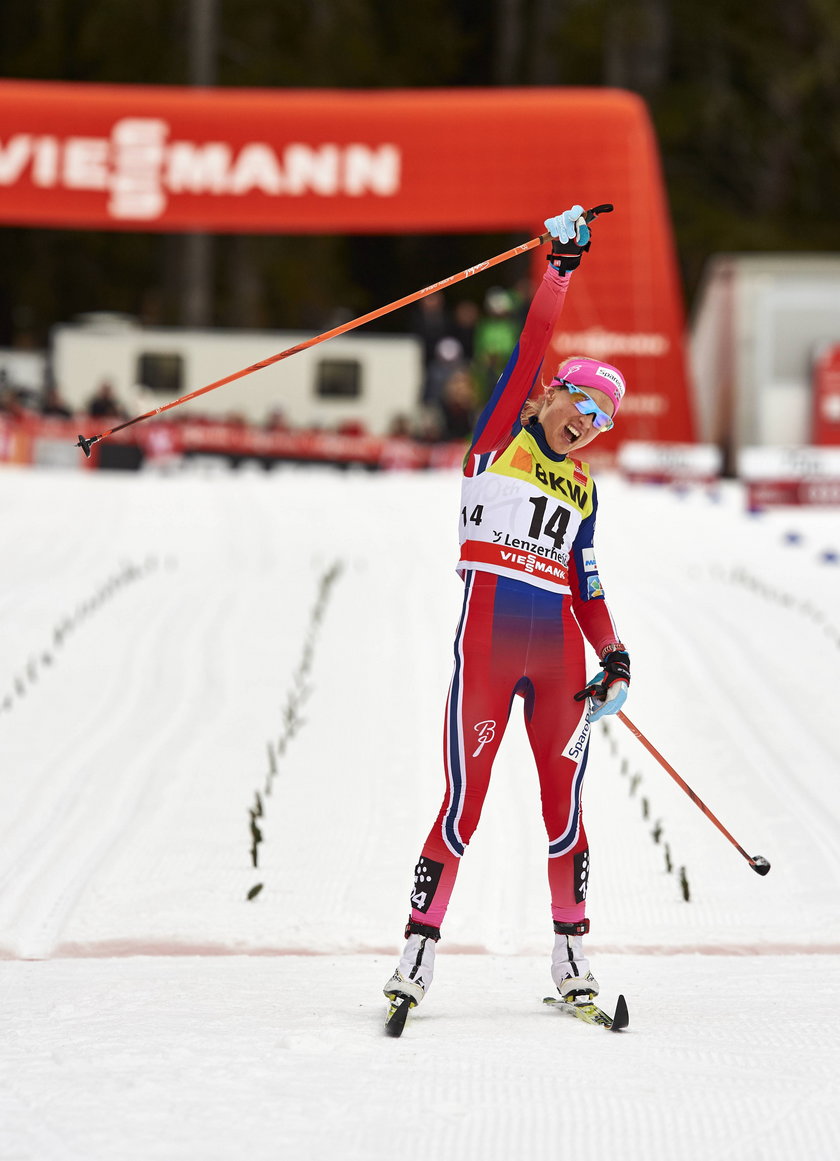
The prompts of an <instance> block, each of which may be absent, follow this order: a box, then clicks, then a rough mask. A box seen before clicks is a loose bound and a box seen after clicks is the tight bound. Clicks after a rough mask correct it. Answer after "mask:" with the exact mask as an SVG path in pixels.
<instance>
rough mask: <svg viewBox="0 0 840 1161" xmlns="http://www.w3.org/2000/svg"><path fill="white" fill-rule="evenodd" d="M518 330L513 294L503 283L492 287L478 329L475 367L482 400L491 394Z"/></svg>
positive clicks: (516, 337)
mask: <svg viewBox="0 0 840 1161" xmlns="http://www.w3.org/2000/svg"><path fill="white" fill-rule="evenodd" d="M519 330H520V323H519V319H518V318H517V316H516V300H515V298H514V296H513V295H512V294H511V293H510V291H508V290H503V289H502V287H500V286H491V288H490V289H489V290H488V291H487V294H486V295H485V298H484V315H483V317H482V318H481V319H480V320H479V322H478V325H477V326H476V328H475V352H474V359H473V366H474V367H475V373H476V379H477V380H478V386H479V393H480V397H481V401H482V402H486V400H487V399H489V398H490V396H491V395H492V393H493V388H494V387H495V386H496V381H497V380H498V378H499V376H500V375H501V373H502V371H503V370H504V369H505V364H506V363H507V361H508V359H509V358H510V354H511V351H512V350H513V348H514V347H515V346H516V344H517V342H518V341H519Z"/></svg>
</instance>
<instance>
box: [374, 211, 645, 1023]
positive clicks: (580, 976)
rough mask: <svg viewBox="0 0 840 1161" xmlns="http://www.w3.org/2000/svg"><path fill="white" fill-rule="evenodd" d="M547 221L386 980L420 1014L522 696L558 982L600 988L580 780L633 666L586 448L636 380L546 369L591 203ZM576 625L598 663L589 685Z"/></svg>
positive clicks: (481, 512)
mask: <svg viewBox="0 0 840 1161" xmlns="http://www.w3.org/2000/svg"><path fill="white" fill-rule="evenodd" d="M545 225H546V228H547V230H548V231H549V233H550V235H551V237H552V248H551V254H550V255H548V258H547V261H548V267H547V269H546V272H545V275H544V277H543V279H542V282H541V284H540V286H539V288H538V289H537V291H536V294H535V295H534V298H533V301H532V303H531V306H530V309H529V311H528V316H527V318H526V320H525V324H524V327H523V330H522V334H521V336H520V338H519V343H518V344H517V346H516V348H515V350H514V351H513V354H512V355H511V357H510V360H509V361H508V364H507V366H506V368H505V370H504V372H503V373H502V375H501V377H500V379H499V381H498V383H497V385H496V388H495V391H494V393H493V395H492V397H491V399H490V400H489V402H488V404H487V406H486V408H485V409H484V411H483V412H482V414H481V416H480V417H479V420H478V423H477V425H476V429H475V433H474V436H473V442H472V445H471V446H470V449H469V451H468V453H467V456H466V459H465V461H464V480H463V487H462V493H461V512H460V521H459V527H460V540H461V557H460V563H459V566H458V572H459V574H460V575H461V576H462V577H463V580H464V602H463V608H462V612H461V619H460V621H459V624H458V629H457V633H456V636H455V669H454V673H453V677H452V683H451V685H450V688H449V694H448V697H447V702H446V717H445V724H444V767H445V771H446V793H445V795H444V799H443V803H442V805H441V808H440V812H439V813H438V816H437V819H436V820H435V824H434V826H433V827H432V829H431V831H430V833H429V836H428V838H427V839H426V842H425V844H424V846H423V850H422V853H421V855H420V859H419V861H418V863H417V866H416V868H415V872H414V889H413V891H412V894H411V913H410V915H409V920H408V925H407V927H406V931H405V935H406V939H407V943H406V945H405V950H404V951H403V954H402V957H401V959H400V961H399V964H398V966H397V969H396V971H395V972H394V974H393V976H392V977H391V979H390V980H388V982H387V983H386V985H385V988H384V992H385V995H386V996H387V997H388V998H389V999H390V1000H391V1001H392V1003H396V1002H397V1001H398V1000H399V1002H400V1004H401V1005H402V1004H404V1003H405V1000H403V999H402V997H407V998H408V1001H409V1003H408V1006H409V1007H413V1006H414V1005H415V1004H418V1003H419V1002H420V1001H421V1000H422V998H423V996H424V995H425V993H426V992H427V991H428V989H429V987H430V985H431V982H432V974H433V971H434V963H435V947H436V944H437V941H438V939H440V928H441V924H442V922H443V919H444V916H445V914H446V909H447V906H448V904H449V899H450V896H451V894H452V889H453V886H454V884H455V877H456V875H457V873H458V866H459V864H460V860H461V856H462V855H463V854H464V851H465V850H466V847H467V844H468V843H469V841H470V839H471V837H472V835H473V832H474V831H475V828H476V826H477V825H478V820H479V816H480V814H481V808H482V805H483V803H484V798H485V795H486V793H487V788H488V784H489V780H490V771H491V768H492V765H493V759H494V758H495V755H496V751H497V749H498V747H499V744H500V742H501V740H502V736H503V734H504V731H505V727H506V725H507V720H508V716H509V713H510V708H511V705H512V702H513V697H514V695H515V694H519V695H521V696H522V697H523V698H524V700H525V722H526V729H527V732H528V738H529V741H530V744H531V749H532V751H533V754H534V758H535V760H536V766H537V771H538V774H539V780H540V794H541V798H542V812H543V818H544V821H545V826H546V830H547V831H548V882H549V887H550V892H551V913H552V917H553V920H554V932H555V937H554V950H553V953H552V959H551V975H552V978H553V980H554V983H555V984H556V986H557V989H558V991H559V992H560V995H561V997H562V998H563V999H564V1000H565V999H575V998H578V999H580V998H581V997H582V996H587V995H588V996H589V997H593V996H595V995H597V993H598V984H597V982H596V980H595V978H594V977H593V975H592V973H591V972H590V970H589V961H588V959H587V958H586V956H585V955H584V952H583V939H582V937H583V935H584V934H585V933H586V932H587V931H588V930H589V920H588V919H587V918H586V888H587V881H588V875H589V849H588V846H587V841H586V832H585V831H584V827H583V818H582V812H581V785H582V782H583V776H584V772H585V770H586V759H587V752H588V745H589V724H590V722H593V721H596V720H597V719H598V718H599V717H601V716H602V715H604V714H611V713H616V712H617V711H618V710H619V709H620V708H621V705H622V704H623V702H624V700H625V698H626V696H627V687H628V684H629V681H630V659H629V657H628V655H627V651H626V649H625V647H624V645H623V644H622V643H621V640H620V638H619V635H618V632H617V631H616V628H615V625H614V623H613V619H612V617H611V615H610V612H609V609H608V607H607V604H606V601H605V600H604V592H603V589H602V587H601V581H600V578H599V575H598V570H597V566H596V563H595V551H594V547H593V541H594V533H595V516H596V511H597V506H598V501H597V495H596V490H595V484H594V482H593V480H592V478H591V476H590V474H589V470H588V465H587V464H585V463H581V462H580V461H579V460H578V459H577V458H576V457H577V454H578V453H579V452H580V451H581V450H582V449H583V448H584V447H585V446H586V445H587V444H589V443H591V442H592V441H593V440H594V439H596V438H597V437H598V436H599V435H601V434H603V433H605V432H607V431H609V430H610V429H611V428H612V426H613V420H614V418H615V416H616V414H617V413H618V409H619V407H620V405H621V400H622V398H623V396H624V391H625V383H624V378H623V376H622V375H621V373H620V372H619V371H618V370H616V368H615V367H613V366H610V365H609V364H608V363H602V362H600V361H598V360H596V359H590V358H584V357H581V358H571V359H566V360H565V361H564V362H563V363H562V364H561V365H560V367H559V368H558V370H557V373H556V374H555V375H554V376H553V377H552V375H551V372H550V370H548V371H547V370H546V369H545V368H543V358H544V356H545V353H546V350H547V348H548V344H549V340H550V338H551V335H552V332H553V330H554V326H555V323H556V321H557V319H558V316H559V314H560V311H561V309H562V305H563V300H564V298H565V296H566V291H567V290H568V286H569V282H570V281H571V275H572V271H573V270H574V269H575V268H576V267H577V266H578V265H579V264H580V260H581V254H582V252H583V251H585V250H588V249H589V247H590V231H589V227H588V225H587V221H586V215H585V214H584V211H583V209H582V207H581V206H578V205H576V206H573V207H572V208H571V209H570V210H566V211H565V212H564V213H562V214H560V215H559V216H558V217H555V218H549V219H548V220H547V221H546V223H545ZM532 392H533V397H532ZM573 457H575V458H573ZM581 630H583V634H584V635H585V636H586V638H587V640H588V641H589V643H590V644H591V645H592V647H593V648H594V650H595V652H596V654H597V656H598V657H599V659H600V664H601V671H600V672H599V673H598V674H597V676H596V677H594V678H593V679H592V681H590V682H589V683H588V684H587V685H585V686H584V681H585V673H584V644H583V637H582V636H581ZM582 686H583V688H581V687H582ZM587 700H588V701H589V706H587ZM406 1010H407V1009H406Z"/></svg>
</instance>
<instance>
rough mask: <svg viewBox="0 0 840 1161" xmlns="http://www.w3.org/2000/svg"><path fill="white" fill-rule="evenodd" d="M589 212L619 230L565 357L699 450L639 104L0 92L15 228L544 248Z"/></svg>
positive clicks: (563, 336) (579, 295) (7, 219)
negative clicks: (482, 238) (421, 238)
mask: <svg viewBox="0 0 840 1161" xmlns="http://www.w3.org/2000/svg"><path fill="white" fill-rule="evenodd" d="M573 201H580V202H581V203H582V204H584V205H585V206H587V207H588V206H594V205H597V204H599V203H603V202H612V203H613V204H614V205H615V213H614V214H612V215H611V216H610V217H609V218H604V219H602V220H601V221H600V222H599V223H598V228H597V241H596V244H595V245H593V247H592V251H591V253H590V254H588V255H587V257H586V260H585V262H584V263H583V264H582V265H581V268H580V270H579V271H578V273H577V274H576V275H575V287H574V293H573V294H571V295H570V296H569V299H568V305H567V307H566V310H565V312H564V314H563V317H562V320H561V324H560V327H559V330H558V333H557V334H556V335H555V336H554V340H553V343H552V352H553V354H554V355H556V357H557V359H558V361H559V359H560V358H562V357H563V356H565V355H568V354H588V355H594V356H596V357H598V358H602V359H606V360H608V361H610V362H615V363H617V364H618V365H619V366H620V367H621V368H622V370H623V371H625V373H626V377H627V380H628V384H629V392H628V396H627V400H626V402H625V404H624V406H623V407H622V415H621V429H622V430H621V436H622V437H623V438H625V439H626V438H635V439H646V440H655V441H678V442H686V441H691V440H693V438H694V425H693V422H692V417H691V408H690V405H689V395H688V388H687V377H686V360H685V350H684V311H683V302H682V292H681V288H680V284H679V278H678V274H677V268H676V261H675V253H674V245H673V238H672V233H671V227H670V217H669V212H668V207H667V203H666V198H665V192H664V186H663V181H662V174H661V169H660V164H659V156H658V149H657V146H656V141H655V138H654V135H653V131H652V127H651V124H650V119H649V117H648V113H647V110H646V108H645V105H644V103H643V102H642V101H641V100H640V99H639V98H638V97H635V96H634V95H632V94H630V93H626V92H623V91H619V90H609V89H574V88H569V89H564V88H559V89H555V88H552V89H540V88H533V89H530V88H529V89H458V90H440V89H431V90H390V91H389V90H376V91H356V90H353V91H347V90H287V89H278V90H241V89H238V90H237V89H195V88H165V87H154V88H152V87H142V86H109V85H83V84H78V85H77V84H64V83H36V82H28V81H2V82H0V224H2V225H17V226H30V227H31V226H43V227H52V228H87V229H97V230H103V229H104V230H132V231H142V232H146V231H197V230H198V231H206V232H211V233H249V234H259V233H288V234H293V233H328V232H333V233H371V234H386V233H424V232H435V233H444V232H452V233H471V232H496V231H509V230H510V231H522V233H523V234H524V235H526V236H528V237H534V236H537V235H539V234H541V233H543V232H544V226H543V218H544V217H545V216H546V215H549V214H555V213H558V212H559V211H560V210H562V209H563V208H565V207H566V206H568V205H569V204H571V202H573ZM483 257H486V256H485V255H480V254H477V255H476V262H477V263H478V262H480V261H481V259H482V258H483ZM535 262H539V263H540V265H542V262H543V256H542V254H541V253H539V252H537V257H536V258H535ZM447 273H449V272H448V271H440V272H436V274H439V276H440V277H443V276H444V275H445V274H447ZM411 289H413V288H411ZM278 323H282V320H278ZM616 434H618V432H617V433H616Z"/></svg>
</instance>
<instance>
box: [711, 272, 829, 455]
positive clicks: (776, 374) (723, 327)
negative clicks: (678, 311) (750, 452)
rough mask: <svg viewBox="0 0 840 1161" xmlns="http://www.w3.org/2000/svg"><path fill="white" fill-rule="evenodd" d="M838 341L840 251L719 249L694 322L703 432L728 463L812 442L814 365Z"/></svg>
mask: <svg viewBox="0 0 840 1161" xmlns="http://www.w3.org/2000/svg"><path fill="white" fill-rule="evenodd" d="M837 343H840V256H838V255H834V254H721V255H717V256H715V257H714V258H713V259H712V260H711V261H710V262H709V265H708V267H707V270H706V272H705V276H704V279H703V282H702V284H701V286H700V289H699V292H698V295H697V305H696V308H695V311H694V314H693V319H692V326H691V348H690V349H691V369H692V378H693V381H694V389H695V401H696V418H697V431H698V435H699V439H700V440H701V441H702V442H704V443H712V444H716V445H717V446H719V447H720V448H722V449H724V451H725V452H726V454H727V458H728V460H729V463H730V465H732V464H734V461H735V459H736V457H737V453H738V451H739V450H740V449H741V448H744V447H762V446H768V445H771V446H787V447H789V446H795V445H800V446H801V445H807V444H809V443H810V442H811V438H812V420H813V413H814V366H815V363H816V361H817V359H819V357H820V355H821V353H822V352H823V351H824V350H825V349H826V347H827V346H831V345H833V344H837Z"/></svg>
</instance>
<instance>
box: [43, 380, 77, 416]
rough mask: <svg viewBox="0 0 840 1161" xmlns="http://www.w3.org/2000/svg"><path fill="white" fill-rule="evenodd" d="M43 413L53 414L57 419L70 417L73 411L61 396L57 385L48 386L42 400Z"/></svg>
mask: <svg viewBox="0 0 840 1161" xmlns="http://www.w3.org/2000/svg"><path fill="white" fill-rule="evenodd" d="M41 414H42V415H52V416H55V417H56V418H57V419H70V417H71V416H72V414H73V412H72V410H71V409H70V408H69V407H68V406H67V404H66V403H65V402H64V400H63V399H62V398H61V396H60V395H59V393H58V388H57V387H48V388H47V389H46V391H45V392H44V398H43V401H42V402H41Z"/></svg>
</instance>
